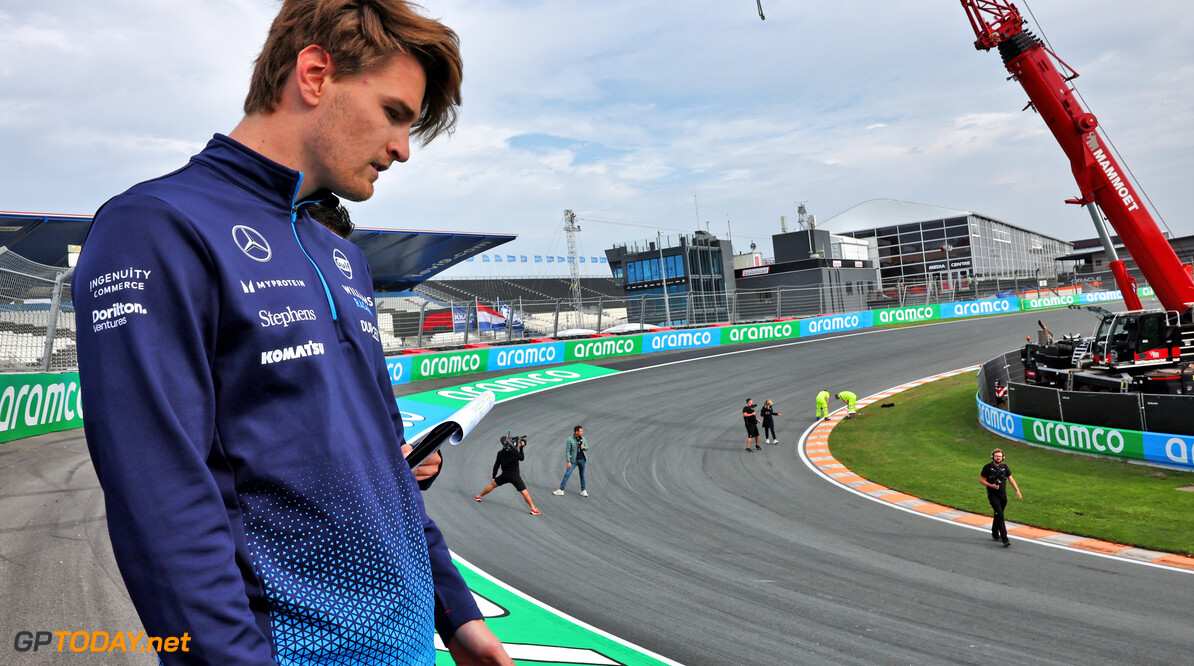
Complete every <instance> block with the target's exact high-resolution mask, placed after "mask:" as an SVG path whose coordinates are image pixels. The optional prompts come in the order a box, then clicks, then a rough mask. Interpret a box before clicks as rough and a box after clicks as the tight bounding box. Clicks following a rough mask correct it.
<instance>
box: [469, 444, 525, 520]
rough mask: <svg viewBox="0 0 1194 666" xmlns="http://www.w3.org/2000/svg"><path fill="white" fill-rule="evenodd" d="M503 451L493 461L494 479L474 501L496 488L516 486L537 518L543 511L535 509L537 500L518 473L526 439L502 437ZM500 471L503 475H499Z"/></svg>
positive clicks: (523, 456)
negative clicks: (499, 470)
mask: <svg viewBox="0 0 1194 666" xmlns="http://www.w3.org/2000/svg"><path fill="white" fill-rule="evenodd" d="M501 441H502V450H501V451H498V454H497V458H496V459H495V460H494V461H493V473H492V474H493V479H492V480H491V481H490V482H489V485H488V486H485V490H482V491H481V494H480V495H477V496H476V497H474V498H473V499H475V500H477V501H478V502H480V501H481V498H482V497H485V496H486V495H488V494H489V493H491V492H493V489H494V488H497V487H498V486H501V485H505V484H507V483H509V484H511V485H513V486H514V489H515V490H517V491H518V492H520V493H522V498H523V499H524V500H526V501H527V506H529V507H531V515H532V516H537V515H539V514H540V513H542V512H541V511H539V509H536V508H535V500H533V499H531V494H530V493H529V492H527V485H526V484H525V483H523V482H522V474H520V473H519V471H518V465H519V463H520V462H521V461H522V460H523V459H525V457H526V456H525V455H524V453H523V447H525V446H526V445H527V440H526V437H522V438H517V437H516V438H514V439H510V438H509V437H506V436H505V435H502V439H501ZM498 469H501V471H502V473H501V474H498Z"/></svg>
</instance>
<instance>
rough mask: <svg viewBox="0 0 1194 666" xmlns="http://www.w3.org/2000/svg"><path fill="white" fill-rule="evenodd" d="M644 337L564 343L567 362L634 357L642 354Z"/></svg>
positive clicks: (634, 336)
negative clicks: (609, 357) (610, 357)
mask: <svg viewBox="0 0 1194 666" xmlns="http://www.w3.org/2000/svg"><path fill="white" fill-rule="evenodd" d="M642 349H643V336H642V335H641V334H640V335H627V336H621V337H611V338H593V339H590V340H575V341H573V342H565V343H564V360H565V361H583V360H586V359H590V358H605V357H607V356H633V355H634V354H638V353H641V352H642Z"/></svg>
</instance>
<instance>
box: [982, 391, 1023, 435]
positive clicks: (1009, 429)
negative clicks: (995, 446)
mask: <svg viewBox="0 0 1194 666" xmlns="http://www.w3.org/2000/svg"><path fill="white" fill-rule="evenodd" d="M978 420H979V423H982V424H983V425H984V426H986V427H987V428H988V429H990V430H994V431H995V432H999V433H1003V434H1004V435H1007V436H1008V437H1014V438H1016V439H1020V440H1022V439H1024V429H1023V426H1022V424H1021V421H1020V417H1019V416H1018V415H1016V414H1012V413H1011V412H1005V411H1004V410H1002V409H999V408H997V407H992V406H991V405H988V404H986V403H985V402H983V401H981V400H979V401H978Z"/></svg>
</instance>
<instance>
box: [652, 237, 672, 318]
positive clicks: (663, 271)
mask: <svg viewBox="0 0 1194 666" xmlns="http://www.w3.org/2000/svg"><path fill="white" fill-rule="evenodd" d="M655 246H656V247H657V248H659V274H660V275H661V276H663V311H664V314H666V315H667V325H668V326H671V324H672V306H671V304H670V303H669V302H668V298H667V264H665V263H663V232H662V231H656V232H655Z"/></svg>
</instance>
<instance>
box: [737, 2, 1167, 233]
mask: <svg viewBox="0 0 1194 666" xmlns="http://www.w3.org/2000/svg"><path fill="white" fill-rule="evenodd" d="M759 1H760V2H761V1H762V0H759ZM1023 2H1024V7H1025V8H1026V9H1027V10H1028V15H1029V16H1031V17H1032V22H1033V23H1034V24H1036V29H1037V32H1040V33H1041V39H1043V40H1044V41H1045V46H1047V47H1048V48H1049V52H1050V53H1057V51H1054V50H1053V45H1052V44H1050V43H1049V38H1048V37H1047V36H1046V35H1045V28H1044V26H1042V25H1041V22H1040V21H1038V20H1037V18H1036V14H1034V13H1033V12H1032V6H1031V5H1029V4H1028V0H1023ZM1054 57H1056V56H1054ZM1070 86H1071V87H1073V89H1074V94H1075V95H1077V96H1078V99H1080V100H1082V104H1083V105H1084V106H1085V107H1086V110H1087V111H1088V112H1090V113H1092V114H1094V111H1093V110H1092V109H1091V106H1090V103H1089V102H1087V101H1086V98H1085V97H1083V96H1082V92H1081V91H1080V90H1078V86H1076V85H1074V82H1073V81H1072V80H1071V81H1070ZM1095 115H1096V117H1097V115H1098V114H1095ZM1099 127H1101V128H1102V129H1103V138H1104V139H1106V140H1107V145H1109V146H1111V151H1112V152H1114V153H1115V156H1116V157H1118V158H1119V165H1120V166H1121V167H1123V169H1124V171H1127V172H1128V175H1129V176H1130V177H1131V178H1132V182H1133V183H1135V184H1136V189H1137V190H1138V191H1139V192H1140V193H1141V194H1142V195H1144V200H1145V201H1147V202H1148V207H1149V208H1151V209H1152V211H1153V215H1155V216H1156V217H1157V219H1158V220H1160V221H1161V224H1162V225H1163V226H1164V227H1165V231H1168V232H1169V237H1170V238H1174V235H1173V230H1172V229H1170V228H1169V223H1168V222H1166V221H1165V218H1164V216H1162V215H1161V212H1160V211H1159V210H1157V205H1156V204H1154V203H1153V200H1152V199H1151V198H1150V197H1149V196H1148V192H1147V191H1146V190H1145V189H1144V187H1143V186H1141V185H1140V180H1139V179H1138V178H1136V174H1134V173H1132V167H1130V166H1128V161H1127V160H1125V159H1124V156H1123V155H1121V154H1120V152H1119V148H1116V147H1115V142H1114V141H1112V140H1111V135H1110V133H1108V132H1107V126H1106V125H1103V124H1102V123H1099Z"/></svg>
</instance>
